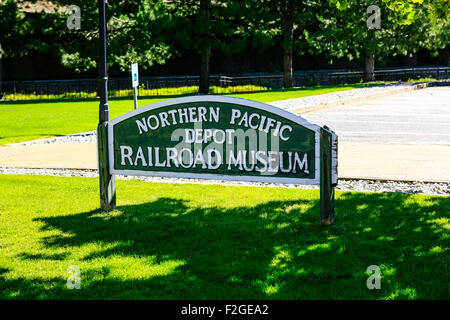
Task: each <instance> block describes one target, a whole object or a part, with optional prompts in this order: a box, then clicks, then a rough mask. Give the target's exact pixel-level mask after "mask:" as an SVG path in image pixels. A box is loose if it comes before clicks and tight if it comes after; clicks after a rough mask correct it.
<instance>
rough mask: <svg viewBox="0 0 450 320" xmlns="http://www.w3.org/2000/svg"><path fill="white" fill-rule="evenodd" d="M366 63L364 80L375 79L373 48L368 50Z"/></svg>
mask: <svg viewBox="0 0 450 320" xmlns="http://www.w3.org/2000/svg"><path fill="white" fill-rule="evenodd" d="M365 64H366V65H365V68H364V82H371V81H375V54H374V53H373V51H372V50H369V49H367V50H366V59H365Z"/></svg>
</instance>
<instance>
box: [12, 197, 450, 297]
mask: <svg viewBox="0 0 450 320" xmlns="http://www.w3.org/2000/svg"><path fill="white" fill-rule="evenodd" d="M261 192H264V191H261ZM237 196H238V195H237ZM421 201H423V200H421ZM449 205H450V199H449V198H445V197H430V198H427V200H426V201H424V202H418V201H417V200H415V199H414V198H413V197H412V196H410V195H403V194H392V193H391V194H389V193H384V194H380V193H367V194H363V193H350V192H346V193H341V194H339V196H338V198H337V200H336V224H335V225H333V226H331V227H321V226H320V225H319V224H318V220H319V219H318V216H319V209H318V203H317V201H316V200H309V199H306V200H304V199H300V200H295V201H270V202H265V203H262V204H259V205H256V206H253V207H252V206H243V207H235V208H222V207H197V206H193V205H191V204H190V203H189V201H185V200H180V199H174V198H159V199H157V200H156V201H153V202H149V203H143V204H138V205H125V206H119V207H118V208H117V210H116V211H113V212H110V213H105V212H100V211H99V210H95V211H90V212H83V213H77V214H73V215H65V216H50V217H42V218H39V219H37V220H39V221H40V222H42V223H44V227H43V230H60V231H61V232H62V233H63V234H64V236H63V235H57V236H52V237H47V238H45V239H44V245H45V246H46V247H47V248H55V249H56V248H67V249H68V250H70V248H78V247H81V246H86V245H96V248H98V249H97V250H91V251H89V253H87V254H86V255H85V256H84V258H83V259H82V260H81V261H79V264H80V265H81V266H83V265H85V266H86V268H84V269H83V267H81V269H82V270H81V277H82V289H81V290H67V289H65V288H64V287H65V281H61V279H59V278H55V279H54V280H53V281H54V282H57V281H59V283H60V285H57V286H53V287H52V289H50V291H47V294H46V297H49V298H65V299H67V298H76V299H91V298H99V299H107V298H113V299H117V298H121V299H374V298H397V299H398V298H400V299H401V298H418V299H446V298H449V291H448V283H449V281H448V280H449V277H448V261H449V255H448V222H445V218H448V217H449V213H448V208H449ZM446 224H447V225H446ZM446 228H447V229H446ZM68 235H70V236H68ZM98 261H100V265H101V267H98V266H97V267H95V266H90V264H93V263H94V262H97V264H98ZM118 261H119V262H118ZM370 265H377V266H379V267H380V268H381V289H380V290H369V289H368V288H367V286H366V280H367V277H368V274H367V273H366V269H367V267H368V266H370ZM13 281H21V283H20V284H15V283H10V284H9V285H14V286H15V285H21V286H24V290H23V292H27V287H31V286H32V287H33V288H35V286H36V282H35V283H32V284H31V283H27V281H26V280H13ZM35 281H37V283H39V279H35ZM28 282H30V281H28ZM42 286H45V284H42ZM47 287H48V284H47ZM32 292H36V291H35V290H33V291H32ZM26 296H27V297H29V295H26Z"/></svg>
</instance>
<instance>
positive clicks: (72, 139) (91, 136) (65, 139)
mask: <svg viewBox="0 0 450 320" xmlns="http://www.w3.org/2000/svg"><path fill="white" fill-rule="evenodd" d="M85 142H97V131H96V130H94V131H89V132H81V133H75V134H69V135H67V136H62V137H52V138H45V139H37V140H30V141H24V142H17V143H11V144H9V145H10V146H32V145H37V144H61V143H85Z"/></svg>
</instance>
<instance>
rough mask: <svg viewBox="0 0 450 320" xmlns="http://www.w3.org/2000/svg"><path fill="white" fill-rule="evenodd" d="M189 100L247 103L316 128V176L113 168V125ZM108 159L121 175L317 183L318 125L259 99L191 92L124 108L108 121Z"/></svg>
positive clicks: (189, 101)
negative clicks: (173, 97) (303, 177)
mask: <svg viewBox="0 0 450 320" xmlns="http://www.w3.org/2000/svg"><path fill="white" fill-rule="evenodd" d="M192 102H221V103H228V104H235V105H239V106H247V107H251V108H255V109H259V110H263V111H266V112H270V113H273V114H276V115H278V116H281V117H283V118H285V119H287V120H290V121H292V122H294V123H297V124H299V125H301V126H303V127H305V128H307V129H310V130H312V131H314V132H315V179H301V178H281V177H270V176H235V175H221V174H207V173H187V172H186V173H184V172H166V171H143V170H116V169H114V154H113V150H114V135H113V132H114V126H115V125H116V124H117V123H120V122H122V121H124V120H126V119H128V118H131V117H133V116H136V115H139V114H141V113H144V112H147V111H151V110H155V109H159V108H163V107H168V106H174V105H179V104H183V103H192ZM108 152H109V155H108V158H109V159H108V160H109V170H110V172H111V174H122V175H135V176H150V177H175V178H193V179H208V180H209V179H213V180H227V181H254V182H269V183H295V184H306V185H317V184H320V126H318V125H316V124H313V123H310V122H308V121H307V120H306V119H304V118H302V117H299V116H296V115H294V114H293V113H291V112H288V111H286V110H284V109H281V108H277V107H274V106H271V105H268V104H265V103H261V102H258V101H253V100H248V99H242V98H236V97H224V96H214V95H203V96H191V97H183V98H175V99H169V100H165V101H160V102H156V103H152V104H149V105H146V106H144V107H141V108H138V109H136V110H132V111H130V112H127V113H125V114H123V115H121V116H119V117H117V118H115V119H113V120H111V121H109V123H108Z"/></svg>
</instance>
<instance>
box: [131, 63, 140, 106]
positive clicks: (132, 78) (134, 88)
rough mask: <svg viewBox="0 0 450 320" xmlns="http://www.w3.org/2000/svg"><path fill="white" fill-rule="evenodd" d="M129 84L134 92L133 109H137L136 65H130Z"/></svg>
mask: <svg viewBox="0 0 450 320" xmlns="http://www.w3.org/2000/svg"><path fill="white" fill-rule="evenodd" d="M131 83H132V85H133V91H134V109H137V108H138V104H137V87H138V86H139V74H138V64H137V63H133V64H131Z"/></svg>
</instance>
